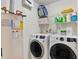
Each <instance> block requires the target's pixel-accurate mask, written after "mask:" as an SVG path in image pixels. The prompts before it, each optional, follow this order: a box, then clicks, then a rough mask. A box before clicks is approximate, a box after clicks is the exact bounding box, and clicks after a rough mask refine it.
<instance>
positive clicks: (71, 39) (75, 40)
mask: <svg viewBox="0 0 79 59" xmlns="http://www.w3.org/2000/svg"><path fill="white" fill-rule="evenodd" d="M67 42H77V39H76V38H67Z"/></svg>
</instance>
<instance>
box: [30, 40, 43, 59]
mask: <svg viewBox="0 0 79 59" xmlns="http://www.w3.org/2000/svg"><path fill="white" fill-rule="evenodd" d="M30 50H31V53H32V54H33V56H34V57H38V58H39V57H42V56H43V45H42V44H41V43H40V42H39V41H32V42H31V45H30Z"/></svg>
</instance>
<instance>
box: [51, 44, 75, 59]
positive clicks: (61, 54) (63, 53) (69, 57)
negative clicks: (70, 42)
mask: <svg viewBox="0 0 79 59" xmlns="http://www.w3.org/2000/svg"><path fill="white" fill-rule="evenodd" d="M50 57H51V59H76V55H75V53H74V51H73V50H72V49H71V48H70V47H68V46H67V45H64V44H55V45H53V46H52V47H51V48H50Z"/></svg>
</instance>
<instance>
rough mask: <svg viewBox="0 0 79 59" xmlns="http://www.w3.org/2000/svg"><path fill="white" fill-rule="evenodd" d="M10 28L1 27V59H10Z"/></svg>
mask: <svg viewBox="0 0 79 59" xmlns="http://www.w3.org/2000/svg"><path fill="white" fill-rule="evenodd" d="M11 36H12V35H11V28H10V27H8V26H7V27H5V26H2V27H1V48H2V57H1V59H12V58H11V57H12V44H11V40H12V39H11Z"/></svg>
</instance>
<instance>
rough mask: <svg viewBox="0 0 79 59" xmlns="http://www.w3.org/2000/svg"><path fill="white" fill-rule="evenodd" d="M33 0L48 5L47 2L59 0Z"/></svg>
mask: <svg viewBox="0 0 79 59" xmlns="http://www.w3.org/2000/svg"><path fill="white" fill-rule="evenodd" d="M34 1H35V2H36V3H38V4H44V5H48V4H51V3H55V2H57V1H59V0H34Z"/></svg>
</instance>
